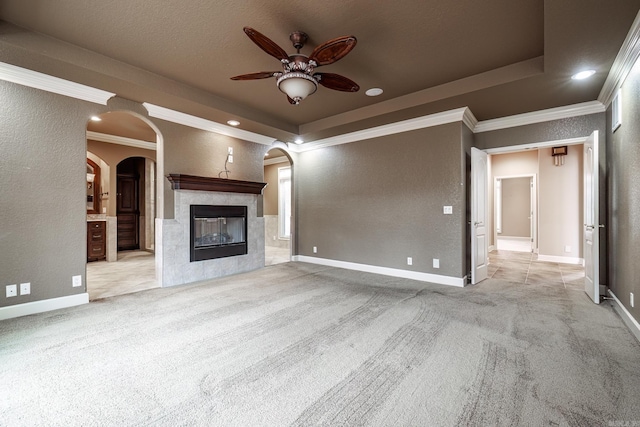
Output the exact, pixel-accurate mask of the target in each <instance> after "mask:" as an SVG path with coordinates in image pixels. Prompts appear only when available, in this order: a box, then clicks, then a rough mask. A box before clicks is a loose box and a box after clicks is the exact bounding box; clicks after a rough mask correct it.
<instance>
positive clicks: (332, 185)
mask: <svg viewBox="0 0 640 427" xmlns="http://www.w3.org/2000/svg"><path fill="white" fill-rule="evenodd" d="M467 139H469V138H467ZM469 142H470V141H469ZM469 145H470V143H469ZM465 157H466V153H465V151H464V147H463V142H462V137H461V124H460V123H453V124H447V125H442V126H437V127H433V128H428V129H421V130H416V131H412V132H405V133H401V134H397V135H392V136H386V137H380V138H375V139H371V140H365V141H359V142H354V143H350V144H344V145H339V146H333V147H328V148H323V149H319V150H314V151H309V152H305V153H300V154H299V155H298V159H297V162H296V161H294V163H295V165H296V169H295V170H296V171H297V172H296V175H295V177H294V182H295V185H296V187H297V193H296V194H297V202H298V204H297V207H298V212H297V215H298V222H297V226H298V248H297V250H298V252H297V254H300V255H307V256H316V257H320V258H327V259H333V260H340V261H347V262H355V263H362V264H368V265H375V266H382V267H390V268H399V269H406V270H413V271H419V272H426V273H432V274H440V275H445V276H451V277H463V276H464V275H465V274H466V273H465V271H464V270H465V269H466V267H465V266H466V260H465V259H464V254H465V253H466V244H465V242H466V234H465V230H466V225H465V224H466V189H465V187H466V186H465V185H462V184H464V183H465V182H466V176H465V175H466V164H465ZM444 205H450V206H453V215H443V213H442V207H443V206H444ZM313 246H317V247H318V253H317V254H313V252H312V247H313ZM407 257H412V258H413V265H412V266H408V265H407ZM433 258H438V259H440V269H434V268H433V267H432V259H433Z"/></svg>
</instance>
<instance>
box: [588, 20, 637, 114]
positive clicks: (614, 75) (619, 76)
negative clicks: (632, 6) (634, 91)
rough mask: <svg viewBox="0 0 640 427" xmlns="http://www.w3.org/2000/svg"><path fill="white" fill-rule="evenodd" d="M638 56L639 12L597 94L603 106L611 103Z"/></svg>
mask: <svg viewBox="0 0 640 427" xmlns="http://www.w3.org/2000/svg"><path fill="white" fill-rule="evenodd" d="M638 57H640V12H639V13H638V14H637V15H636V19H634V21H633V24H632V25H631V29H630V30H629V32H628V33H627V37H626V38H625V39H624V42H623V43H622V46H621V47H620V51H618V55H617V56H616V59H615V60H614V61H613V65H612V66H611V69H610V70H609V75H608V76H607V80H605V82H604V85H603V86H602V89H601V90H600V94H599V95H598V101H600V102H602V104H604V106H605V107H608V106H609V105H610V104H611V101H612V100H613V97H614V96H615V93H616V91H617V90H618V89H619V88H620V87H621V86H622V83H624V81H625V79H626V78H627V76H628V75H629V72H630V71H631V69H632V68H633V66H634V65H635V63H636V61H637V60H638Z"/></svg>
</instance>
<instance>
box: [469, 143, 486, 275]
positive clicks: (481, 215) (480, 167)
mask: <svg viewBox="0 0 640 427" xmlns="http://www.w3.org/2000/svg"><path fill="white" fill-rule="evenodd" d="M488 186H489V183H488V177H487V153H485V152H483V151H480V150H478V149H477V148H473V147H472V148H471V227H470V228H471V229H470V233H471V284H472V285H473V284H476V283H478V282H480V281H482V280H484V279H486V278H487V264H488V262H489V258H488V256H487V248H488V243H489V242H488V241H487V216H488V209H487V200H488V191H487V190H488Z"/></svg>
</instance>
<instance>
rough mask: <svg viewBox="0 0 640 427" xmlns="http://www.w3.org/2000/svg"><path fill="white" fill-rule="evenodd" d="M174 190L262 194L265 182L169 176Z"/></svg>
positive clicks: (179, 175)
mask: <svg viewBox="0 0 640 427" xmlns="http://www.w3.org/2000/svg"><path fill="white" fill-rule="evenodd" d="M167 179H168V180H169V182H171V189H172V190H199V191H222V192H225V193H249V194H262V189H263V188H264V187H265V186H266V185H267V183H265V182H252V181H238V180H235V179H225V178H209V177H205V176H194V175H182V174H175V173H172V174H169V175H167Z"/></svg>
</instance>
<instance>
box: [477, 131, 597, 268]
mask: <svg viewBox="0 0 640 427" xmlns="http://www.w3.org/2000/svg"><path fill="white" fill-rule="evenodd" d="M590 137H591V134H589V135H586V136H583V137H578V138H567V139H559V140H553V141H543V142H533V143H528V144H520V145H509V146H505V147H497V148H488V149H484V150H482V151H484V152H485V153H487V154H489V155H491V154H504V153H515V152H520V151H526V150H533V149H539V148H549V147H555V146H562V145H579V144H585V143H586V142H587V141H588V139H589V138H590ZM471 192H472V193H473V189H472V190H471ZM473 197H474V194H471V198H472V199H473ZM487 197H488V195H487ZM596 203H598V205H599V203H600V199H599V198H598V199H597V200H596ZM596 209H598V210H599V207H596ZM605 240H606V239H605ZM583 250H584V249H583ZM602 256H603V253H602V251H599V253H598V259H594V260H593V262H594V263H596V264H597V265H600V260H601V258H602Z"/></svg>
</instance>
